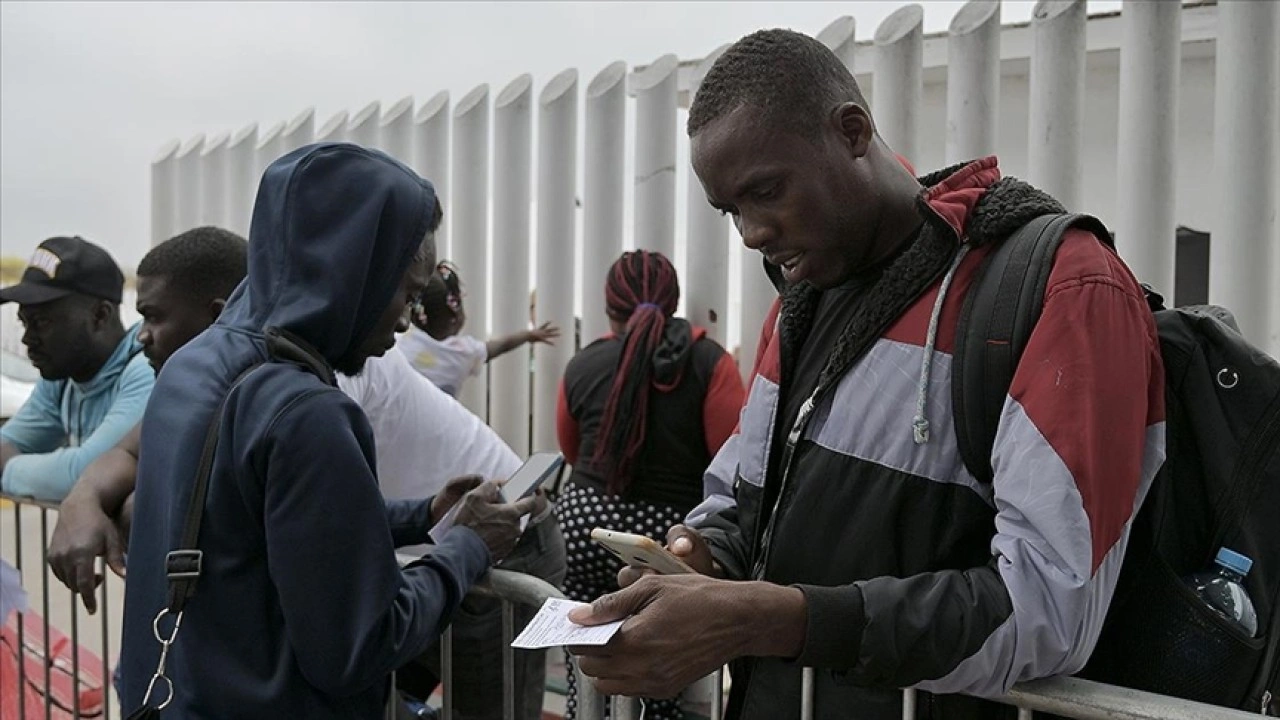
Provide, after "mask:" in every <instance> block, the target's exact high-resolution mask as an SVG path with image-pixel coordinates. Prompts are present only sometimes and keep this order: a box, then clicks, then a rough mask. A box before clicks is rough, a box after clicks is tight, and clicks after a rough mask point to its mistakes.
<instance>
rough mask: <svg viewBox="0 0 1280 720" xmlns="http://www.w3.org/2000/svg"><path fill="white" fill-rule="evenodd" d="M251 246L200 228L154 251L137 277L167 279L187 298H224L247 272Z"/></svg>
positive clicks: (216, 230)
mask: <svg viewBox="0 0 1280 720" xmlns="http://www.w3.org/2000/svg"><path fill="white" fill-rule="evenodd" d="M248 256H249V243H248V242H246V241H245V239H244V238H242V237H240V236H239V235H237V234H235V233H233V232H231V231H230V230H223V229H222V228H218V227H211V226H205V227H198V228H195V229H194V230H188V231H186V232H184V233H182V234H180V235H175V236H174V237H171V238H169V239H168V240H165V241H164V242H162V243H160V244H159V245H157V246H155V247H153V248H151V251H150V252H148V253H147V254H146V256H144V257H143V258H142V262H140V263H138V275H140V276H148V277H164V278H167V279H168V281H169V285H170V287H173V288H178V289H179V291H180V292H182V293H183V294H184V295H186V296H187V297H188V298H191V299H195V300H199V301H204V300H206V299H207V300H211V301H212V300H217V299H225V298H227V297H228V296H229V295H231V291H233V290H235V289H236V285H239V284H240V281H241V280H243V279H244V276H245V274H246V273H247V272H248V262H249V261H248Z"/></svg>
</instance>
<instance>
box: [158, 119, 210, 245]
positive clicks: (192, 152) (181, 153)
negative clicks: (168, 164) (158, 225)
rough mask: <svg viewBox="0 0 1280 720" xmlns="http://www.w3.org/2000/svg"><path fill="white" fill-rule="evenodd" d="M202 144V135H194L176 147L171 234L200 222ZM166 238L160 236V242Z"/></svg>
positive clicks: (183, 230) (185, 229)
mask: <svg viewBox="0 0 1280 720" xmlns="http://www.w3.org/2000/svg"><path fill="white" fill-rule="evenodd" d="M203 146H204V135H196V136H195V137H193V138H191V139H189V140H187V142H186V143H184V144H183V146H182V147H181V148H179V149H178V154H177V157H176V158H175V159H174V162H175V165H176V169H177V183H176V188H177V202H176V203H175V206H176V210H177V212H176V218H175V220H176V224H175V226H174V228H173V232H172V233H170V234H171V235H176V234H178V233H180V232H185V231H187V230H190V229H191V228H193V227H196V226H198V225H199V224H200V149H201V148H202V147H203ZM166 239H168V238H167V237H166V238H162V239H161V242H163V241H164V240H166Z"/></svg>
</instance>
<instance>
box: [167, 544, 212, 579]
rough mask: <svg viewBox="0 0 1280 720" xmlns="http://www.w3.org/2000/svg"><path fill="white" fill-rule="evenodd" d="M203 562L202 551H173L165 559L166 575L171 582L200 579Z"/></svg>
mask: <svg viewBox="0 0 1280 720" xmlns="http://www.w3.org/2000/svg"><path fill="white" fill-rule="evenodd" d="M203 561H204V552H203V551H201V550H173V551H171V552H170V553H169V554H168V555H165V557H164V569H165V575H167V576H168V578H169V579H170V580H189V579H193V578H198V577H200V569H201V566H202V565H203Z"/></svg>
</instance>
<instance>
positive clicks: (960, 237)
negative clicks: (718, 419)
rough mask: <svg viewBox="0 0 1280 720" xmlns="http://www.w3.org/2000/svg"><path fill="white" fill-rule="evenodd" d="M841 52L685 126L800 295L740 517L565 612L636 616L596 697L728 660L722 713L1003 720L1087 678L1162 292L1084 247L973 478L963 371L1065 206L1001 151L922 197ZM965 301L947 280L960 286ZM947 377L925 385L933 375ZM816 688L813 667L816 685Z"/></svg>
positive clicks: (1138, 491) (706, 101)
mask: <svg viewBox="0 0 1280 720" xmlns="http://www.w3.org/2000/svg"><path fill="white" fill-rule="evenodd" d="M868 107H869V106H868V104H867V102H866V100H865V98H864V97H863V96H862V93H861V91H860V90H859V88H858V86H857V83H856V82H855V81H854V78H853V76H852V74H850V72H849V70H848V69H847V67H846V66H845V65H844V63H842V62H841V61H840V59H839V58H838V57H836V56H835V55H834V54H833V53H832V52H831V50H830V49H828V48H826V47H825V46H824V45H823V44H822V43H820V42H819V41H817V40H816V39H814V38H811V37H807V36H805V35H802V34H800V33H795V32H791V31H787V30H762V31H760V32H757V33H753V34H752V35H749V36H747V37H745V38H743V39H742V40H739V41H738V42H737V43H735V44H734V45H733V46H731V47H730V48H729V49H728V50H726V52H725V53H724V54H722V55H721V56H720V57H719V58H718V59H717V61H716V62H715V64H714V65H713V67H712V68H711V70H710V71H709V72H708V73H707V75H706V77H705V78H704V79H703V81H702V83H701V85H700V86H699V88H698V92H697V95H696V97H695V98H694V101H693V103H692V105H691V107H690V109H689V122H688V125H689V127H688V130H689V136H690V141H691V157H692V162H693V167H694V170H695V171H696V172H697V175H698V178H699V180H700V181H701V183H702V186H703V189H704V190H705V192H706V195H707V199H708V201H709V202H710V204H711V205H712V206H713V207H715V208H717V209H719V210H721V211H722V212H724V213H725V214H728V215H730V216H731V217H732V218H733V220H734V223H735V225H736V226H737V229H738V231H739V233H740V234H741V236H742V241H743V243H744V244H745V245H746V247H747V248H749V249H751V250H758V251H759V252H760V253H761V254H762V255H763V259H764V261H765V262H766V263H767V265H766V269H767V270H768V271H769V273H770V275H771V276H772V277H773V278H774V279H775V284H776V285H777V286H778V287H779V289H780V291H781V293H782V297H781V299H780V300H779V301H778V302H776V303H775V304H774V307H773V310H772V312H771V313H770V315H769V317H768V318H767V320H766V322H765V326H764V328H763V332H762V338H761V342H760V351H759V352H758V354H757V359H756V364H755V371H754V373H753V375H754V378H753V382H752V384H751V390H750V394H749V396H748V400H747V406H746V408H745V409H744V411H743V413H742V420H741V423H740V424H739V432H738V433H737V434H736V435H735V437H734V438H733V439H731V440H730V441H729V442H728V443H726V444H725V446H724V448H723V449H722V450H721V452H720V453H719V454H718V455H717V457H716V460H715V461H714V462H713V463H712V464H711V466H710V469H709V470H708V476H709V477H708V478H707V482H706V483H705V485H704V487H712V486H723V487H732V488H733V490H732V493H733V494H732V497H731V498H724V497H722V498H718V499H717V502H716V503H715V504H716V505H718V508H712V511H711V512H710V513H709V514H708V515H707V516H706V517H705V518H704V519H702V522H701V524H700V526H699V527H698V529H697V530H692V529H690V528H686V527H683V526H677V527H675V528H673V529H672V530H671V532H670V533H669V534H668V542H669V545H670V547H671V549H672V550H673V551H674V552H675V553H676V555H677V556H679V557H681V559H682V560H683V561H684V562H685V563H686V564H688V565H690V566H691V567H693V568H694V569H695V570H697V571H698V573H699V574H697V575H670V576H653V575H651V576H646V577H642V578H639V579H637V573H636V572H635V571H630V570H627V571H624V572H623V573H622V576H621V577H620V578H619V581H620V582H621V583H622V584H624V585H627V587H625V588H624V589H623V590H621V591H619V592H616V593H612V594H609V595H606V596H604V597H602V598H600V599H598V600H597V601H596V602H595V603H593V604H592V606H591V607H589V608H579V609H578V610H576V611H575V612H574V613H573V614H571V616H570V617H571V619H574V620H577V621H579V622H583V623H589V624H600V623H606V622H610V621H614V620H618V619H622V618H628V619H627V620H626V622H625V623H624V624H623V626H622V628H621V630H620V631H619V632H618V633H617V634H615V635H614V636H613V638H612V639H611V640H610V642H609V643H608V644H607V645H605V646H602V647H594V648H577V649H576V651H577V652H578V653H579V654H580V667H581V669H582V671H583V672H584V673H585V674H587V675H588V676H590V677H592V678H594V681H595V684H596V685H597V687H598V688H599V689H600V691H601V692H603V693H606V694H626V695H633V696H656V697H667V696H670V695H671V694H672V693H674V692H676V691H678V689H679V688H680V687H682V686H684V685H685V684H687V683H688V682H690V681H691V680H694V679H696V678H698V677H702V676H704V675H706V674H708V673H710V672H712V671H714V670H716V669H717V668H719V667H721V666H722V665H724V664H726V663H732V665H731V668H732V678H733V688H732V692H731V694H730V699H729V706H728V711H727V714H726V717H728V718H730V720H790V719H792V718H798V717H799V716H800V712H801V703H802V700H805V699H806V695H805V693H806V691H808V693H809V694H808V696H807V699H808V700H809V701H810V702H811V705H810V707H811V708H812V711H813V714H814V717H817V718H847V717H857V718H859V720H891V719H893V720H896V719H897V718H901V717H902V716H903V699H902V697H903V696H902V691H901V688H904V687H906V688H914V689H916V690H917V693H918V694H917V698H918V702H919V703H920V706H921V707H922V708H928V710H929V714H930V717H933V718H947V720H976V719H979V718H980V719H982V720H987V719H989V718H1002V717H1009V716H1011V714H1012V713H1013V712H1014V710H1013V709H1011V708H1008V707H1004V706H1000V705H997V704H995V703H992V702H989V701H987V700H984V699H981V698H987V697H999V696H1001V695H1003V694H1004V693H1006V692H1007V691H1008V690H1009V689H1010V688H1011V687H1012V686H1013V685H1014V684H1015V683H1017V682H1021V681H1024V680H1030V679H1036V678H1043V677H1049V676H1053V675H1060V674H1070V673H1073V672H1076V671H1078V670H1080V669H1081V668H1082V667H1083V666H1084V665H1085V663H1086V661H1087V660H1088V658H1089V655H1090V653H1091V652H1092V650H1093V647H1094V645H1095V643H1096V641H1097V637H1098V634H1099V632H1100V631H1101V628H1102V624H1103V620H1104V618H1105V616H1106V612H1107V607H1108V604H1109V603H1110V600H1111V596H1112V592H1113V590H1114V588H1115V584H1116V579H1117V577H1118V576H1119V574H1120V563H1121V561H1122V559H1123V557H1124V554H1125V549H1126V547H1127V544H1128V536H1129V527H1130V524H1131V521H1132V518H1133V516H1134V514H1135V513H1136V511H1137V508H1138V506H1139V502H1140V499H1141V498H1142V497H1144V495H1145V493H1146V490H1147V488H1149V487H1150V484H1151V481H1152V479H1153V478H1154V476H1155V473H1156V471H1157V470H1158V468H1159V467H1160V464H1161V462H1162V461H1163V458H1164V405H1163V398H1164V385H1163V381H1164V378H1163V366H1162V364H1161V360H1160V348H1159V340H1158V338H1157V336H1156V333H1155V324H1154V320H1153V318H1152V315H1151V312H1150V310H1149V309H1148V307H1147V304H1146V301H1145V299H1144V297H1143V293H1142V291H1141V289H1140V287H1139V286H1138V283H1137V281H1136V280H1135V279H1134V278H1133V275H1132V273H1130V272H1129V270H1128V269H1127V268H1126V267H1125V266H1124V264H1123V263H1122V262H1121V260H1120V259H1119V258H1118V257H1117V256H1116V255H1115V253H1114V252H1113V251H1112V250H1111V249H1110V248H1108V247H1107V246H1105V245H1103V243H1102V242H1100V241H1099V239H1098V238H1097V237H1095V236H1094V235H1093V234H1092V233H1089V232H1085V231H1082V230H1079V229H1072V230H1068V231H1067V232H1066V233H1064V235H1063V236H1062V243H1061V245H1060V247H1058V249H1057V252H1056V254H1055V255H1054V258H1053V265H1052V269H1051V270H1050V272H1049V278H1048V283H1047V289H1046V290H1045V293H1044V301H1043V306H1042V309H1041V314H1040V318H1039V320H1038V322H1037V324H1036V326H1035V329H1034V330H1033V331H1032V333H1031V336H1030V339H1029V341H1028V343H1027V345H1026V348H1025V350H1024V352H1023V353H1022V356H1021V360H1020V361H1019V363H1018V367H1017V369H1016V372H1015V373H1014V376H1013V381H1012V384H1011V385H1010V387H1009V390H1008V393H1007V396H1006V397H1005V398H1004V403H1003V405H1002V412H1001V413H1000V416H999V430H998V432H997V434H996V440H995V445H994V448H993V452H992V454H991V458H990V459H991V465H992V468H993V470H994V473H993V478H992V479H990V480H989V481H983V480H979V479H978V478H977V476H975V475H974V474H973V472H972V471H971V470H970V469H969V468H968V467H967V465H966V463H965V461H964V459H963V458H961V457H960V451H959V448H958V441H957V439H956V434H955V432H954V431H953V417H952V413H953V403H952V395H951V391H952V388H951V386H950V384H949V383H947V382H945V380H946V379H948V378H949V375H948V371H949V363H950V362H951V360H952V355H953V352H954V348H955V347H956V343H957V335H958V332H959V327H958V326H959V325H960V317H961V308H962V307H963V306H964V299H965V296H966V295H967V294H968V293H970V292H972V288H973V287H974V283H973V280H974V279H975V277H976V273H977V272H978V269H979V267H980V266H981V263H982V262H983V260H984V258H986V257H989V255H988V253H989V252H990V249H991V248H992V247H994V246H996V245H997V244H998V243H1000V242H1003V241H1004V239H1005V238H1007V237H1008V236H1009V235H1010V234H1011V233H1013V232H1016V231H1017V230H1018V229H1020V228H1022V227H1023V226H1025V225H1026V224H1027V223H1028V222H1030V221H1031V220H1032V219H1034V218H1037V217H1040V216H1042V215H1046V214H1056V213H1062V212H1063V209H1062V206H1061V204H1059V203H1057V202H1056V201H1054V200H1053V199H1052V198H1051V197H1049V196H1048V195H1046V194H1045V193H1043V192H1041V191H1039V190H1036V189H1035V188H1032V187H1030V186H1029V185H1027V184H1025V183H1022V182H1020V181H1017V180H1015V179H1013V178H1008V177H1002V176H1001V172H1000V169H999V166H998V162H997V159H996V158H994V157H987V158H982V159H979V160H975V161H973V162H969V163H965V164H962V165H958V166H956V167H952V168H948V169H945V170H941V171H938V172H936V173H933V174H932V175H930V176H927V177H924V178H920V179H917V178H915V177H912V174H911V173H910V172H908V171H907V170H906V169H905V168H904V166H903V163H901V162H900V161H899V160H898V158H897V157H896V156H895V154H894V152H893V150H892V149H891V148H890V147H889V146H888V144H887V143H886V142H885V141H884V139H883V138H882V137H881V136H880V134H879V132H878V131H877V129H876V125H875V123H874V121H873V119H872V116H871V113H870V111H869V109H868ZM953 281H954V282H953ZM931 371H932V375H931ZM806 668H807V669H808V674H806Z"/></svg>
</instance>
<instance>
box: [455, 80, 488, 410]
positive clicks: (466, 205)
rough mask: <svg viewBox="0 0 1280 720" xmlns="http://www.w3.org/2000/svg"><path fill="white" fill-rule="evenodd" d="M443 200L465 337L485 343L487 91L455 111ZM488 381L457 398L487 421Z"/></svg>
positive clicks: (473, 383) (481, 379)
mask: <svg viewBox="0 0 1280 720" xmlns="http://www.w3.org/2000/svg"><path fill="white" fill-rule="evenodd" d="M450 188H451V194H450V196H449V197H447V198H445V200H447V201H448V202H449V204H450V206H451V208H452V213H453V227H452V229H451V230H450V234H451V237H450V248H451V250H450V252H451V257H450V259H451V260H453V262H455V263H456V264H457V265H458V272H459V273H460V274H461V276H462V281H463V283H465V284H466V288H465V291H466V296H467V297H466V300H465V301H464V302H465V305H466V311H467V327H466V328H464V329H463V332H465V333H467V334H469V335H472V336H474V337H476V338H479V339H480V340H482V341H483V340H487V339H488V337H489V335H488V332H489V326H488V319H487V318H488V313H489V301H488V291H489V282H488V277H487V275H488V272H489V249H488V244H489V208H488V199H489V86H488V85H480V86H479V87H477V88H475V89H474V90H472V91H471V92H469V93H467V94H466V96H464V97H463V98H462V100H460V101H459V102H458V106H457V107H456V108H454V111H453V178H452V181H451V182H450ZM488 390H489V388H488V379H487V377H486V374H485V373H483V372H482V373H481V374H480V375H479V376H477V377H473V378H470V379H469V380H467V382H466V384H464V385H463V386H462V392H460V393H459V395H458V399H459V400H461V401H462V404H463V405H466V406H467V408H469V409H470V410H471V412H473V413H475V414H476V415H478V416H480V418H481V419H482V420H488V418H489V403H488Z"/></svg>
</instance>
